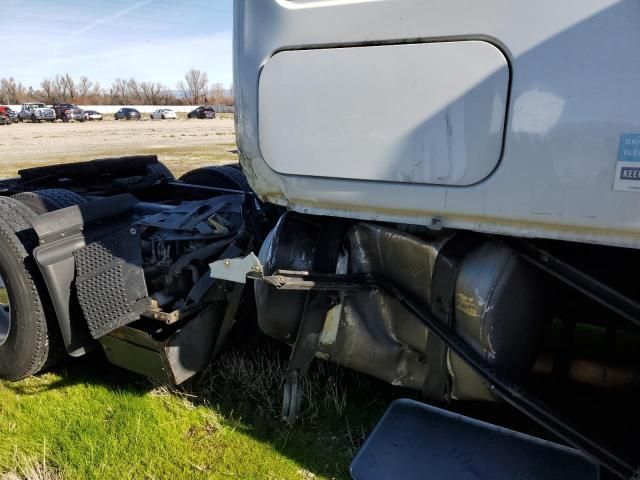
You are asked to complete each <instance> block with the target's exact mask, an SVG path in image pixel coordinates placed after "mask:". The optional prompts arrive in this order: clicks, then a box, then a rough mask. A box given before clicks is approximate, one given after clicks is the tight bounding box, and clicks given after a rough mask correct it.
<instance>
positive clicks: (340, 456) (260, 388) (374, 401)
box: [6, 340, 415, 478]
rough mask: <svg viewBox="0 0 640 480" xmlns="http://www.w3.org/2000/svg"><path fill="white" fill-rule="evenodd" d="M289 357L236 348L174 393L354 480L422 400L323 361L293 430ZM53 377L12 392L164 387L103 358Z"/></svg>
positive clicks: (323, 471)
mask: <svg viewBox="0 0 640 480" xmlns="http://www.w3.org/2000/svg"><path fill="white" fill-rule="evenodd" d="M288 355H289V351H288V349H287V348H286V347H282V346H280V345H279V344H275V343H272V342H270V341H268V340H265V341H262V342H260V343H259V345H247V346H237V345H234V346H230V347H229V348H228V349H227V351H225V352H224V353H223V354H222V355H221V356H220V357H219V358H218V359H216V360H215V361H214V362H213V363H212V364H211V365H210V366H209V367H208V368H207V370H206V371H205V372H203V373H201V374H200V375H198V376H196V377H195V378H194V379H192V380H190V381H189V382H187V383H186V384H185V385H183V386H181V387H180V388H173V389H170V390H171V392H173V393H174V394H175V395H176V396H178V397H179V396H181V395H182V396H184V397H185V398H186V399H187V400H188V401H189V402H190V403H192V404H194V405H199V406H204V407H208V408H211V409H212V410H213V411H214V412H216V413H217V414H220V415H221V416H223V417H224V419H225V421H227V422H228V423H229V424H231V425H233V426H234V428H240V429H241V430H242V431H243V432H244V433H245V434H247V435H249V436H251V437H253V438H254V439H256V440H258V441H260V442H262V443H265V444H268V445H269V446H270V447H271V448H272V449H274V450H275V451H277V452H278V453H280V454H281V455H283V456H286V457H288V458H290V459H291V460H293V461H294V462H295V463H296V464H298V465H299V466H300V467H301V468H302V469H304V470H305V471H307V472H310V473H312V474H314V475H317V476H322V477H326V478H348V467H349V463H350V461H351V459H352V457H353V455H355V453H356V452H357V450H358V449H359V447H360V446H361V444H362V442H363V441H364V439H365V437H366V435H367V434H368V433H369V431H370V430H371V429H372V428H373V426H374V425H375V423H376V421H377V420H378V419H379V418H380V416H381V415H382V413H383V412H384V410H385V409H386V407H387V406H388V404H389V403H390V402H391V401H392V400H393V399H395V398H398V397H400V396H404V397H406V396H408V395H410V396H415V394H414V393H408V392H406V391H404V390H400V389H396V388H393V387H391V386H390V385H388V384H386V383H383V382H379V381H376V380H374V379H372V378H369V377H366V376H364V375H359V374H357V373H354V372H352V371H349V370H346V369H343V368H341V367H338V366H336V365H334V364H330V363H328V362H322V361H319V360H316V361H314V364H313V365H312V367H311V369H310V371H309V373H308V374H307V376H306V377H305V378H304V380H303V383H302V388H303V391H304V400H303V406H302V408H303V412H302V418H301V420H300V422H299V423H298V424H297V425H296V426H294V427H290V426H288V425H286V424H285V423H284V422H283V421H282V420H281V419H280V408H281V400H282V392H281V387H282V378H283V375H284V372H285V370H286V364H287V360H288ZM53 373H55V374H56V375H57V376H58V377H59V379H55V380H53V381H49V382H38V381H34V382H27V383H25V382H19V383H15V384H8V385H6V388H8V389H10V390H12V391H14V392H15V393H16V394H20V395H36V394H38V393H40V392H44V391H48V390H55V389H67V388H70V387H73V386H74V385H78V384H91V385H99V386H102V387H104V388H107V389H109V390H111V391H116V392H126V393H129V394H134V395H146V394H149V393H151V392H152V391H154V390H157V389H158V387H159V386H158V385H155V384H152V383H150V382H149V381H148V380H146V379H145V378H143V377H140V376H137V375H135V374H132V373H129V372H127V371H125V370H122V369H120V368H118V367H115V366H112V365H110V364H109V363H108V362H107V360H106V359H105V358H104V356H103V355H102V354H101V353H100V352H95V353H92V354H89V355H87V356H85V357H83V358H80V359H69V360H67V361H65V362H64V363H62V364H61V365H59V366H57V367H56V368H55V369H54V370H53ZM308 478H315V477H313V476H309V477H308Z"/></svg>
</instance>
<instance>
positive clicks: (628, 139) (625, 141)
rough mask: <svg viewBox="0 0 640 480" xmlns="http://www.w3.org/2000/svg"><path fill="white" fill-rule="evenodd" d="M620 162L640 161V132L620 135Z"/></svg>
mask: <svg viewBox="0 0 640 480" xmlns="http://www.w3.org/2000/svg"><path fill="white" fill-rule="evenodd" d="M618 161H619V162H640V133H623V134H622V135H620V147H619V148H618Z"/></svg>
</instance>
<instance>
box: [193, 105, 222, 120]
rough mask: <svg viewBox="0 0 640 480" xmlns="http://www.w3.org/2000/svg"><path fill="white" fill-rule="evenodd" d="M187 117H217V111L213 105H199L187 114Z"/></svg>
mask: <svg viewBox="0 0 640 480" xmlns="http://www.w3.org/2000/svg"><path fill="white" fill-rule="evenodd" d="M187 118H216V111H215V110H214V109H213V108H212V107H207V106H203V107H198V108H196V109H195V110H191V111H190V112H189V113H188V114H187Z"/></svg>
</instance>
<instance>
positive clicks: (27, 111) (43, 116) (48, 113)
mask: <svg viewBox="0 0 640 480" xmlns="http://www.w3.org/2000/svg"><path fill="white" fill-rule="evenodd" d="M55 119H56V112H55V110H54V109H53V108H49V107H47V106H46V105H45V104H44V103H37V102H31V103H25V104H23V105H22V110H20V111H19V112H18V120H20V121H21V122H24V121H25V120H30V121H31V122H32V123H36V122H42V121H46V122H54V121H55Z"/></svg>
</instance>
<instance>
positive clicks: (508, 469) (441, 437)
mask: <svg viewBox="0 0 640 480" xmlns="http://www.w3.org/2000/svg"><path fill="white" fill-rule="evenodd" d="M351 476H352V477H353V478H354V479H355V480H382V479H389V478H402V479H404V480H413V479H415V480H418V479H420V480H424V479H429V480H451V479H457V480H463V479H480V478H490V479H492V480H513V479H519V478H522V479H525V478H527V479H529V478H530V479H536V480H573V479H576V480H578V479H580V480H597V479H598V478H599V477H600V476H599V468H598V465H597V463H596V462H595V461H594V460H593V459H591V458H590V457H587V456H585V455H584V454H582V453H580V452H579V451H577V450H574V449H571V448H568V447H564V446H562V445H558V444H555V443H551V442H548V441H545V440H541V439H539V438H535V437H531V436H528V435H524V434H521V433H518V432H514V431H512V430H507V429H505V428H502V427H498V426H496V425H491V424H489V423H485V422H481V421H479V420H475V419H472V418H468V417H464V416H462V415H458V414H455V413H452V412H449V411H446V410H441V409H439V408H435V407H433V406H430V405H426V404H423V403H420V402H416V401H413V400H404V399H403V400H396V401H395V402H393V403H392V404H391V406H390V407H389V409H388V410H387V412H386V413H385V414H384V416H383V417H382V419H381V420H380V422H379V423H378V425H377V426H376V427H375V429H374V430H373V432H372V433H371V435H370V436H369V438H368V439H367V441H366V442H365V444H364V446H363V447H362V448H361V450H360V452H359V453H358V455H357V456H356V457H355V459H354V460H353V462H352V464H351Z"/></svg>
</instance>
